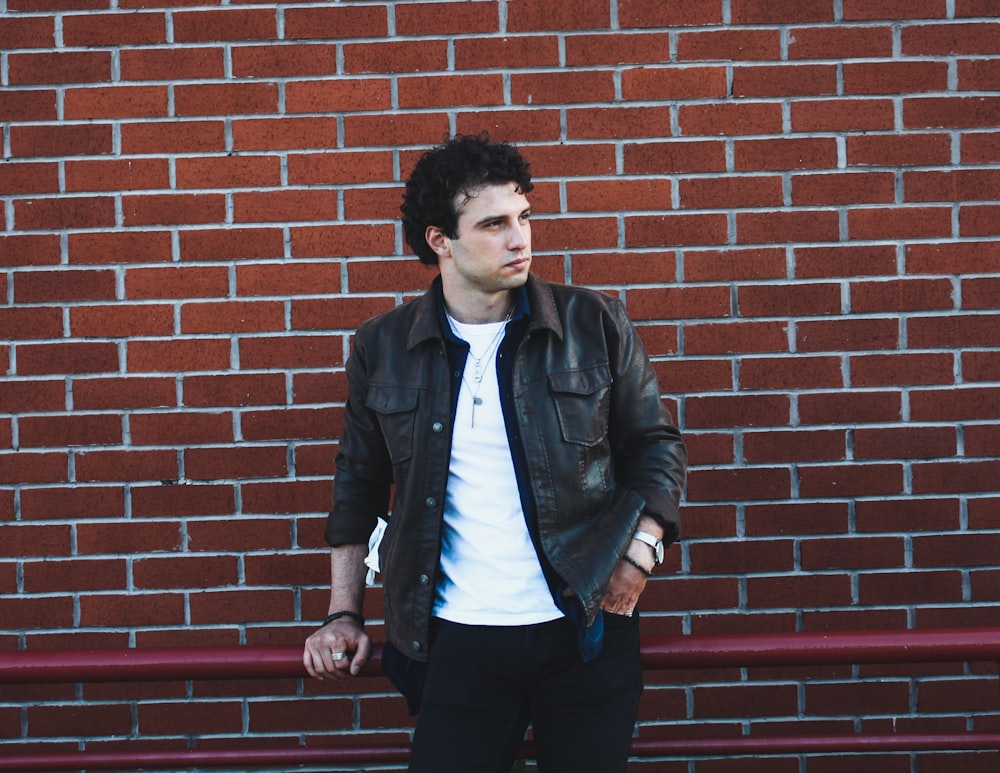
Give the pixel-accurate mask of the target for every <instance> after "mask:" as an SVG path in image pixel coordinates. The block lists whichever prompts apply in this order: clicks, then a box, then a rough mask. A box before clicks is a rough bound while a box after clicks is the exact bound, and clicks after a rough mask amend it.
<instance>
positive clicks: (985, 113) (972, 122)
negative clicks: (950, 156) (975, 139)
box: [903, 96, 1000, 129]
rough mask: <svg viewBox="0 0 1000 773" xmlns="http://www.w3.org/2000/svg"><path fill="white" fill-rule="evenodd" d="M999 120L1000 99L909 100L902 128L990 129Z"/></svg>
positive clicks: (934, 98)
mask: <svg viewBox="0 0 1000 773" xmlns="http://www.w3.org/2000/svg"><path fill="white" fill-rule="evenodd" d="M998 121H1000V97H993V96H989V97H909V98H906V99H904V100H903V127H904V128H905V129H927V128H945V129H960V128H976V129H991V128H993V127H995V126H996V125H997V123H998Z"/></svg>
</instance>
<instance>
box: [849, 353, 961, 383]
mask: <svg viewBox="0 0 1000 773" xmlns="http://www.w3.org/2000/svg"><path fill="white" fill-rule="evenodd" d="M850 368H851V385H852V386H854V387H861V388H865V387H880V386H900V387H903V386H917V385H921V384H950V383H952V382H953V381H954V378H955V375H954V369H955V365H954V360H953V357H952V356H951V355H949V354H870V355H857V356H854V357H851V358H850Z"/></svg>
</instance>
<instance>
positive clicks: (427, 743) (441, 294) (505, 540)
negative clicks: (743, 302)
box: [303, 137, 686, 773]
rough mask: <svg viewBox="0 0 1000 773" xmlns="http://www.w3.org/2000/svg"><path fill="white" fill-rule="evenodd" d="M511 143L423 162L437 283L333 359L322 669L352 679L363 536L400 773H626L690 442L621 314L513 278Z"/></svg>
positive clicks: (417, 230)
mask: <svg viewBox="0 0 1000 773" xmlns="http://www.w3.org/2000/svg"><path fill="white" fill-rule="evenodd" d="M532 187H533V186H532V183H531V177H530V173H529V169H528V165H527V163H526V162H525V161H524V159H523V158H522V157H521V155H520V154H519V152H518V151H517V150H516V149H515V148H514V147H512V146H511V145H508V144H505V143H494V142H490V141H489V140H488V139H486V138H484V137H459V138H457V139H454V140H451V141H450V142H448V143H446V144H445V145H443V146H441V147H438V148H435V149H433V150H431V151H430V152H428V153H426V154H424V156H423V157H422V158H421V159H420V161H419V162H418V163H417V165H416V168H415V169H414V171H413V174H412V176H411V177H410V179H409V181H408V182H407V186H406V193H405V195H404V204H403V207H402V211H403V226H404V232H405V235H406V240H407V243H408V244H409V245H410V246H411V248H412V249H413V250H414V252H415V253H416V254H417V255H418V256H419V258H420V260H421V261H422V262H424V263H426V264H430V265H434V264H436V265H437V267H438V269H439V271H440V276H439V277H438V278H436V279H435V280H434V281H433V283H432V284H431V287H430V289H429V291H428V292H427V293H426V294H424V295H423V296H422V297H421V298H419V299H417V300H415V301H412V302H410V303H407V304H404V305H402V306H400V307H397V308H395V309H393V310H392V311H389V312H387V313H384V314H381V315H379V316H378V317H376V318H374V319H372V320H369V321H368V322H367V323H365V324H364V325H362V326H361V327H360V328H359V329H358V331H357V335H356V336H355V339H354V349H353V353H352V356H351V358H350V360H349V361H348V364H347V374H348V401H347V407H346V416H345V429H344V435H343V437H342V439H341V443H340V450H339V453H338V456H337V475H336V483H335V489H334V501H333V511H332V513H331V514H330V516H329V519H328V521H327V528H326V538H327V540H328V542H329V543H330V544H331V545H332V546H333V548H332V551H331V571H332V591H331V600H330V613H331V614H330V617H328V618H327V621H325V622H324V625H323V626H322V627H321V628H320V629H319V630H318V631H317V632H316V633H314V634H313V635H312V636H310V637H309V639H308V641H307V642H306V649H305V653H304V655H303V659H304V663H305V667H306V669H307V670H308V671H309V673H310V674H311V675H313V676H315V677H317V678H321V679H323V678H345V677H346V676H347V675H349V674H357V673H358V672H359V671H360V668H361V666H362V665H363V663H364V662H365V660H366V658H367V657H368V655H369V653H370V648H371V643H370V640H369V638H368V635H367V634H366V633H365V631H364V627H363V626H364V620H363V618H362V617H361V615H360V612H361V604H362V595H363V592H364V578H365V574H366V568H365V564H364V558H365V556H366V554H367V552H368V547H367V543H368V538H369V535H370V533H371V531H372V528H373V527H374V525H375V523H376V519H377V517H378V516H385V515H386V513H387V511H388V505H389V498H390V489H391V487H392V486H394V487H395V490H394V502H393V506H392V514H391V516H387V518H388V527H387V528H386V531H385V534H384V537H383V540H382V543H381V546H380V550H379V555H380V564H381V572H382V579H383V584H384V594H383V597H384V604H385V628H386V634H387V637H388V639H389V641H388V643H387V644H386V645H385V650H384V654H383V665H384V666H385V668H386V672H387V673H388V674H389V676H390V677H391V678H392V679H393V681H394V682H395V683H396V685H397V686H398V687H400V689H401V690H402V691H403V692H404V694H405V695H406V697H407V702H408V705H409V706H410V709H411V711H412V712H413V713H417V714H418V719H417V725H416V730H415V732H414V738H413V747H412V754H411V760H410V771H414V772H415V773H474V772H476V771H484V772H485V771H497V772H498V773H499V772H501V771H503V772H506V771H509V770H510V768H511V765H512V762H513V760H514V758H515V756H516V753H517V749H518V746H519V745H520V743H521V741H522V740H523V738H524V734H525V731H526V728H527V727H528V725H529V724H530V725H531V726H532V734H533V741H534V746H535V753H536V756H537V759H538V764H539V769H540V770H541V771H543V772H544V773H561V772H565V773H570V772H572V773H587V772H588V771H591V772H592V773H615V771H624V770H625V768H626V761H627V758H628V750H629V747H630V743H631V737H632V734H633V727H634V723H635V718H636V714H637V711H638V702H639V696H640V693H641V691H642V673H641V665H640V662H639V630H638V620H637V617H636V616H635V615H634V610H635V607H636V603H637V602H638V600H639V596H640V594H641V593H642V590H643V588H644V586H645V584H646V580H647V578H648V576H649V574H650V572H652V571H653V569H654V568H655V566H656V564H658V563H660V562H661V561H662V551H663V546H664V545H665V544H669V543H670V542H672V541H673V540H674V539H676V537H677V534H678V523H679V517H678V512H677V504H678V500H679V498H680V493H681V488H682V485H683V482H684V475H685V462H686V457H685V451H684V445H683V442H682V440H681V438H680V435H679V433H678V431H677V429H676V427H675V426H674V425H673V424H672V422H671V420H670V418H669V416H668V415H667V413H666V412H665V411H664V409H663V407H662V404H661V402H660V397H659V386H658V385H657V382H656V379H655V377H654V375H653V372H652V369H651V367H650V364H649V361H648V358H647V356H646V354H645V351H644V349H643V347H642V344H641V342H640V341H639V338H638V336H637V335H636V332H635V330H634V329H633V327H632V325H631V324H630V322H629V321H628V319H627V317H626V316H625V313H624V311H623V309H622V306H621V304H620V303H618V302H617V301H616V300H614V299H612V298H609V297H608V296H606V295H604V294H601V293H597V292H594V291H590V290H586V289H582V288H574V287H565V286H562V285H551V284H549V283H547V282H544V281H542V280H541V279H539V278H537V277H535V276H534V275H532V274H531V273H530V268H531V223H530V215H531V208H530V205H529V203H528V199H527V194H528V193H530V192H531V190H532Z"/></svg>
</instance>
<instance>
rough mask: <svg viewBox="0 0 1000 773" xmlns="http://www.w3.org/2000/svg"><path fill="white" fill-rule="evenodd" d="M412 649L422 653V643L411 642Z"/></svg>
mask: <svg viewBox="0 0 1000 773" xmlns="http://www.w3.org/2000/svg"><path fill="white" fill-rule="evenodd" d="M410 649H412V650H413V651H414V652H420V642H418V641H411V642H410Z"/></svg>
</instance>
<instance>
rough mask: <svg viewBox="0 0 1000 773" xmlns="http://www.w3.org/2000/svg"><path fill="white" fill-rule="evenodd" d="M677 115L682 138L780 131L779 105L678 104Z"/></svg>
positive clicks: (740, 103)
mask: <svg viewBox="0 0 1000 773" xmlns="http://www.w3.org/2000/svg"><path fill="white" fill-rule="evenodd" d="M677 115H678V122H679V123H680V127H681V132H682V133H683V134H684V136H685V137H698V136H714V135H740V134H779V133H780V132H781V120H782V119H781V105H779V104H777V103H770V102H728V103H723V102H719V103H709V104H696V105H681V106H680V107H679V108H678V110H677ZM772 142H774V141H772ZM738 168H739V167H738ZM742 169H745V167H743V168H742ZM742 169H741V170H742Z"/></svg>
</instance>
